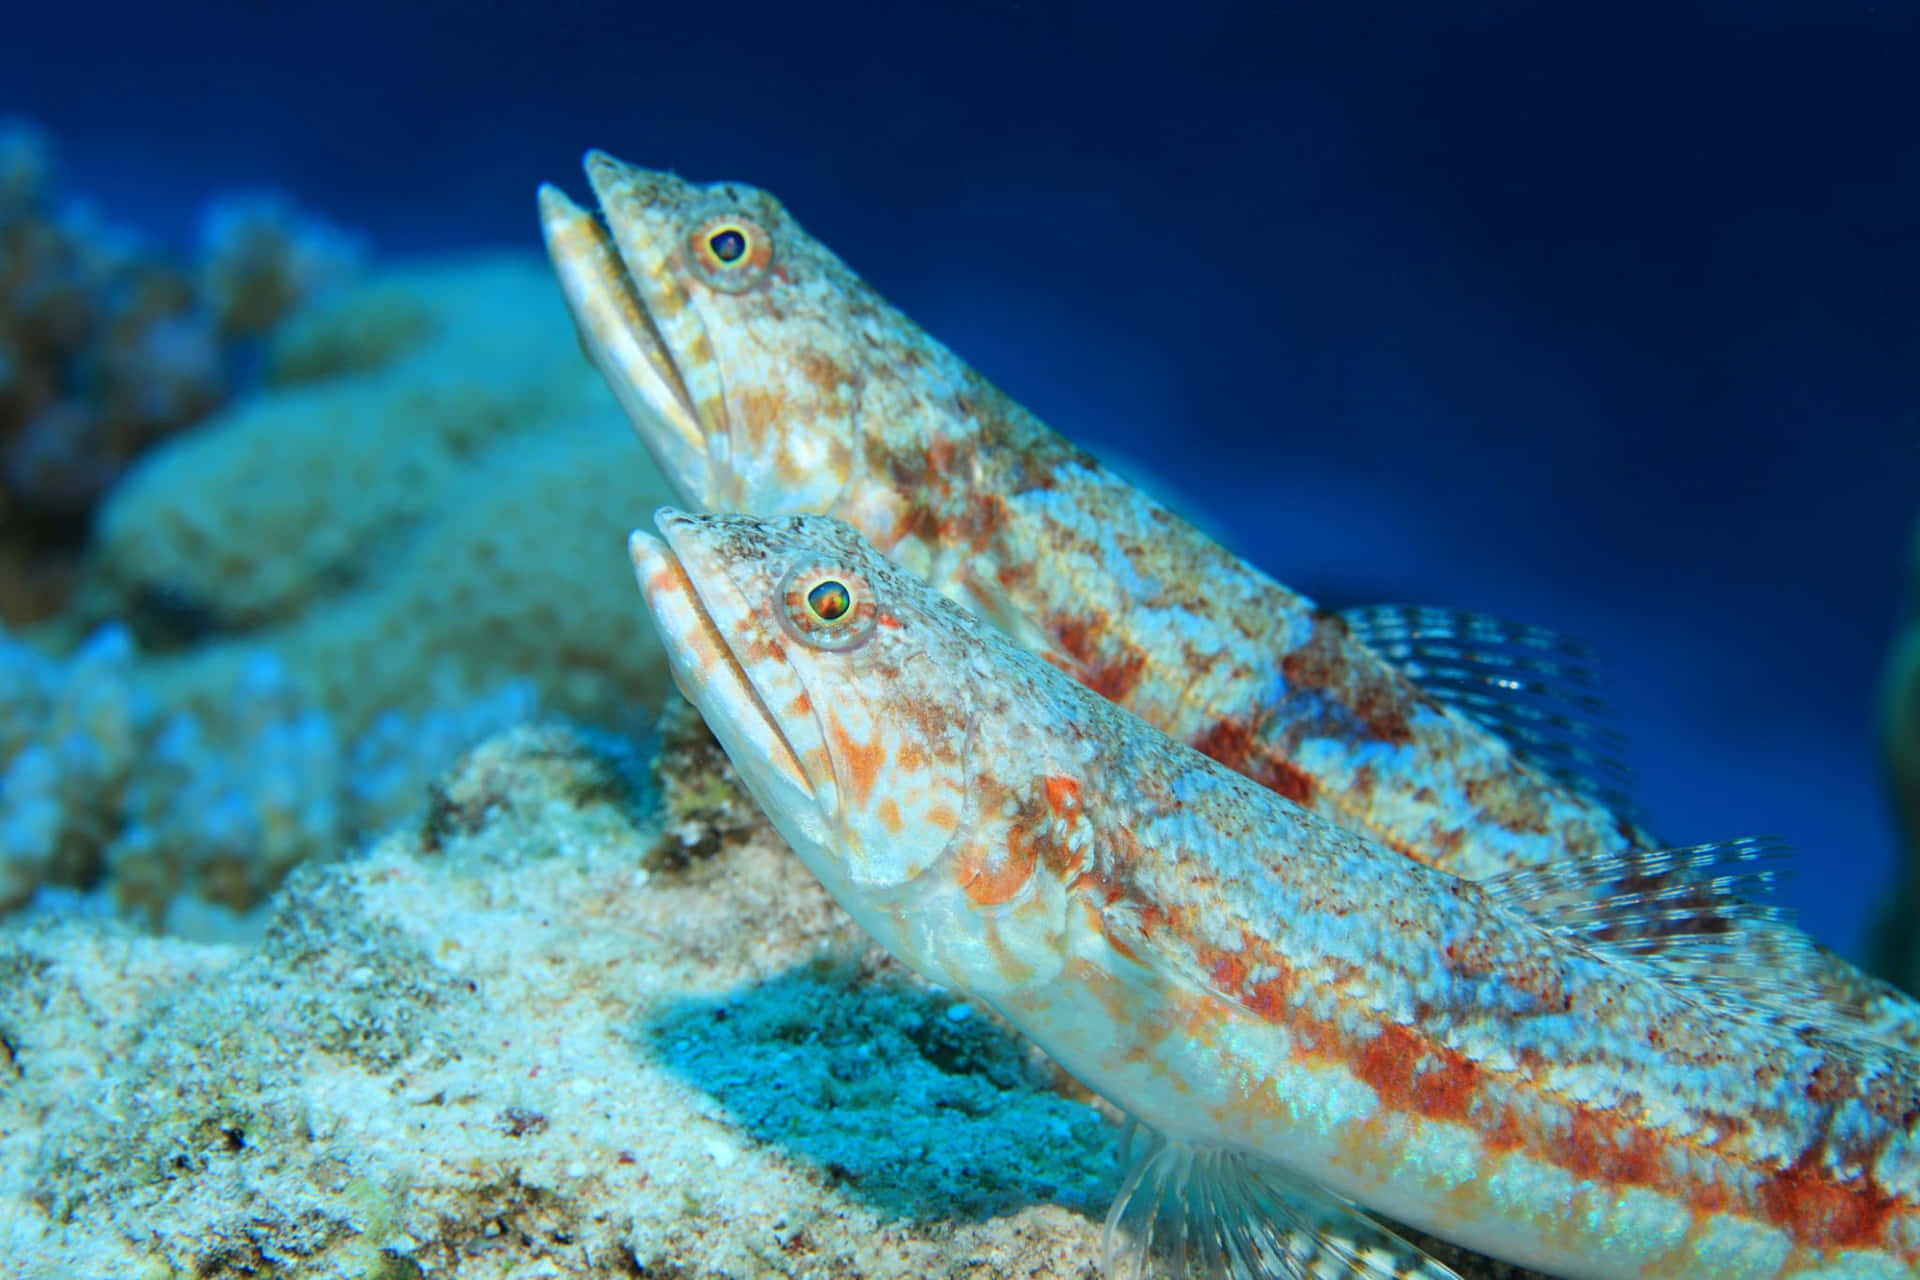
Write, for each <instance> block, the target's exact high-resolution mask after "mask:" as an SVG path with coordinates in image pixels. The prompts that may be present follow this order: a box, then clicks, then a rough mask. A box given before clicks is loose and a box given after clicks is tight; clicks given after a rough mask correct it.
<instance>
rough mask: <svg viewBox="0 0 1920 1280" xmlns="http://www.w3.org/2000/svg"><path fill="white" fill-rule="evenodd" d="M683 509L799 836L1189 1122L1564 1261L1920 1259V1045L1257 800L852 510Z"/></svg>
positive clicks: (1100, 1067)
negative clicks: (1916, 1052)
mask: <svg viewBox="0 0 1920 1280" xmlns="http://www.w3.org/2000/svg"><path fill="white" fill-rule="evenodd" d="M656 523H657V524H658V525H659V527H660V529H661V531H662V533H663V534H664V536H665V539H666V542H665V543H664V544H663V543H662V542H660V541H659V540H657V539H654V538H652V537H649V536H647V535H644V534H636V535H634V539H633V555H634V561H635V567H636V571H637V573H638V576H639V578H640V581H641V584H642V587H643V590H644V592H645V594H646V597H647V600H648V603H649V606H650V607H651V609H652V610H653V613H654V615H655V618H656V620H657V622H658V624H659V627H660V631H661V636H662V640H663V643H664V644H665V646H666V648H667V651H668V653H669V655H670V658H671V661H672V663H673V666H674V670H675V674H676V676H677V678H678V679H679V680H680V682H681V684H682V687H683V688H684V689H685V690H686V691H687V692H688V694H689V695H690V696H691V697H692V698H693V700H694V701H695V703H696V705H698V706H699V707H700V709H701V711H702V713H703V714H704V715H705V716H706V717H707V720H708V722H709V724H711V725H712V726H713V728H714V730H715V732H716V733H717V734H718V736H719V737H720V739H721V741H722V743H723V745H725V746H726V748H727V750H728V753H729V755H731V756H732V758H733V760H734V762H735V764H736V765H737V766H738V767H739V769H740V771H741V773H742V775H743V777H744V778H745V779H746V781H747V784H748V786H749V789H750V790H752V791H753V793H754V795H755V796H756V798H757V799H758V800H759V801H760V803H761V804H762V805H763V806H764V807H765V808H766V809H767V812H768V815H769V817H770V818H771V819H772V820H773V822H774V824H775V826H776V827H778V828H779V829H780V831H781V833H782V835H783V836H785V837H786V839H787V840H788V842H789V843H790V844H791V845H792V846H793V847H794V848H795V850H796V851H797V852H798V853H799V854H800V856H801V857H802V858H803V859H804V860H805V861H806V862H807V863H808V865H809V866H810V867H811V868H812V869H813V870H814V871H815V873H816V874H818V875H819V876H820V877H821V879H822V880H823V881H824V882H825V883H826V885H827V886H828V888H829V889H830V890H831V891H832V892H833V894H834V895H835V897H836V898H838V899H839V900H840V901H841V903H842V904H843V905H845V906H846V907H847V908H848V909H849V910H850V911H851V913H852V914H853V915H854V916H855V917H856V918H857V919H858V920H859V921H860V922H861V923H862V924H863V925H864V926H865V927H866V928H868V929H869V930H871V931H872V932H873V933H874V934H875V935H876V936H877V937H878V938H879V939H880V940H881V941H882V942H883V943H884V944H885V945H886V946H887V947H888V948H890V949H891V950H893V951H894V952H895V953H896V954H897V955H899V956H900V957H901V958H902V959H904V960H906V961H907V962H909V963H911V964H913V965H914V966H915V967H916V968H918V969H920V970H921V971H922V972H924V973H926V974H927V975H928V976H929V977H931V978H932V979H934V980H935V981H937V982H940V983H944V984H947V985H950V986H953V987H956V988H959V989H961V990H965V991H967V992H970V993H971V994H973V995H975V996H977V997H979V998H981V999H983V1000H985V1001H987V1002H988V1003H990V1004H991V1005H992V1006H993V1007H994V1008H996V1009H998V1010H999V1011H1001V1012H1002V1013H1003V1014H1004V1015H1005V1016H1006V1017H1007V1018H1009V1019H1010V1020H1011V1021H1013V1022H1014V1023H1015V1024H1017V1025H1018V1026H1020V1027H1021V1028H1022V1029H1023V1030H1024V1031H1026V1032H1027V1033H1028V1034H1029V1035H1031V1036H1033V1037H1034V1039H1035V1040H1036V1041H1038V1042H1039V1043H1040V1044H1041V1045H1042V1046H1043V1047H1044V1048H1045V1049H1046V1050H1047V1052H1048V1053H1050V1054H1052V1055H1053V1056H1054V1057H1055V1058H1056V1059H1057V1060H1058V1061H1060V1062H1061V1063H1062V1064H1063V1065H1064V1066H1065V1067H1066V1068H1067V1069H1068V1070H1069V1071H1071V1072H1073V1073H1074V1074H1075V1075H1076V1076H1078V1077H1079V1078H1080V1079H1082V1080H1083V1081H1085V1082H1086V1083H1087V1084H1088V1085H1089V1086H1091V1087H1092V1088H1094V1089H1096V1090H1097V1091H1099V1092H1100V1093H1102V1094H1104V1095H1105V1096H1106V1097H1108V1098H1109V1099H1111V1100H1113V1101H1114V1102H1115V1103H1117V1104H1118V1105H1120V1106H1122V1107H1123V1108H1125V1109H1126V1110H1127V1111H1128V1112H1129V1113H1130V1114H1132V1115H1134V1116H1136V1117H1138V1118H1139V1119H1140V1120H1141V1121H1142V1122H1143V1123H1145V1124H1147V1125H1149V1126H1151V1127H1152V1128H1153V1129H1154V1130H1156V1131H1157V1132H1158V1133H1160V1134H1163V1135H1166V1136H1167V1137H1169V1138H1171V1139H1173V1140H1174V1141H1176V1142H1180V1143H1184V1144H1188V1145H1189V1146H1191V1147H1193V1148H1196V1149H1200V1150H1205V1151H1225V1152H1237V1153H1253V1154H1254V1155H1255V1156H1257V1157H1258V1158H1259V1159H1261V1160H1265V1161H1272V1162H1276V1163H1279V1164H1281V1165H1284V1166H1285V1167H1286V1168H1288V1169H1290V1170H1291V1171H1293V1172H1294V1173H1295V1174H1297V1175H1300V1176H1303V1177H1305V1178H1309V1179H1311V1180H1312V1181H1313V1182H1315V1183H1317V1184H1319V1185H1320V1186H1322V1187H1324V1188H1326V1189H1328V1190H1330V1191H1331V1192H1333V1193H1335V1194H1337V1195H1338V1196H1341V1197H1345V1198H1347V1199H1350V1200H1352V1201H1355V1202H1358V1203H1359V1204H1361V1205H1364V1206H1367V1207H1369V1208H1372V1209H1374V1210H1377V1211H1379V1212H1382V1213H1385V1214H1388V1215H1391V1216H1393V1217H1395V1218H1398V1219H1400V1220H1402V1221H1405V1222H1407V1223H1410V1224H1413V1225H1416V1226H1419V1227H1421V1228H1423V1229H1425V1230H1429V1231H1431V1232H1433V1233H1434V1234H1437V1235H1439V1236H1442V1237H1445V1238H1448V1239H1453V1240H1457V1241H1459V1242H1461V1243H1463V1244H1466V1245H1468V1246H1470V1247H1472V1248H1476V1249H1479V1250H1481V1251H1483V1252H1486V1253H1490V1254H1492V1255H1494V1256H1497V1257H1503V1258H1508V1259H1511V1260H1513V1261H1515V1262H1519V1263H1523V1264H1526V1265H1530V1266H1534V1267H1538V1268H1541V1269H1542V1270H1545V1271H1548V1272H1550V1273H1552V1274H1555V1275H1564V1276H1568V1277H1629V1276H1631V1277H1673V1278H1678V1277H1702V1276H1704V1277H1737V1278H1740V1280H1757V1278H1759V1277H1812V1276H1819V1277H1825V1278H1827V1280H1840V1278H1841V1277H1848V1278H1849V1280H1878V1278H1887V1277H1911V1276H1915V1275H1920V1146H1916V1136H1915V1126H1916V1123H1920V1084H1917V1083H1916V1077H1915V1074H1914V1071H1913V1065H1914V1064H1913V1060H1912V1059H1911V1058H1910V1057H1908V1056H1906V1055H1904V1054H1902V1053H1900V1052H1899V1051H1897V1050H1893V1049H1890V1048H1887V1047H1885V1046H1879V1045H1873V1044H1870V1043H1869V1042H1866V1041H1863V1040H1860V1039H1857V1038H1856V1039H1846V1040H1832V1039H1826V1038H1822V1037H1820V1036H1817V1035H1813V1034H1810V1033H1807V1032H1805V1031H1804V1030H1801V1029H1796V1028H1795V1027H1794V1026H1792V1025H1791V1024H1790V1023H1789V1022H1787V1021H1786V1020H1783V1019H1780V1018H1777V1017H1775V1016H1773V1015H1772V1014H1771V1013H1769V1012H1768V1011H1766V1010H1764V1009H1760V1008H1753V1007H1743V1006H1742V1005H1740V1004H1739V1002H1738V1001H1735V1000H1730V999H1719V998H1703V997H1701V996H1700V995H1699V994H1698V993H1697V991H1695V990H1692V989H1690V988H1689V987H1688V986H1687V985H1686V984H1684V983H1676V982H1673V981H1670V980H1668V978H1667V976H1666V975H1665V974H1664V973H1663V971H1662V969H1661V968H1660V966H1659V964H1658V963H1656V962H1651V961H1650V962H1647V963H1642V962H1639V961H1636V960H1633V959H1625V958H1620V957H1613V958H1606V957H1603V956H1602V955H1601V954H1599V953H1597V952H1596V951H1594V950H1591V949H1589V948H1587V947H1585V946H1582V945H1578V944H1575V943H1572V942H1569V941H1568V940H1567V939H1566V938H1565V937H1564V936H1563V935H1561V934H1558V933H1556V932H1554V931H1552V930H1551V929H1550V928H1549V927H1547V924H1546V922H1544V921H1543V920H1539V919H1536V918H1534V917H1533V916H1532V915H1531V914H1529V912H1528V911H1526V910H1525V909H1523V907H1522V905H1520V904H1515V903H1513V902H1510V901H1506V900H1504V899H1503V898H1502V897H1501V896H1500V895H1499V894H1497V893H1496V892H1495V891H1493V890H1490V889H1489V888H1487V887H1486V886H1483V885H1481V884H1476V883H1473V882H1470V881H1465V880H1461V879H1458V878H1456V877H1454V876H1451V875H1448V874H1446V873H1444V872H1439V871H1436V870H1433V869H1432V868H1429V867H1425V866H1422V865H1420V864H1419V863H1417V862H1415V861H1413V860H1411V859H1407V858H1404V857H1400V856H1397V855H1395V854H1393V853H1392V852H1391V851H1388V850H1386V849H1383V848H1382V847H1380V846H1378V845H1376V844H1373V843H1371V842H1370V841H1368V840H1366V839H1364V838H1362V837H1361V836H1358V835H1356V834H1354V833H1352V832H1350V831H1348V830H1346V829H1344V828H1342V827H1339V826H1337V825H1336V824H1334V823H1332V822H1330V821H1328V820H1326V819H1324V818H1322V817H1320V816H1318V815H1315V814H1312V813H1310V812H1308V811H1307V810H1305V809H1302V808H1301V807H1299V806H1298V805H1296V804H1294V803H1292V802H1290V801H1288V800H1286V799H1284V798H1282V797H1280V796H1278V795H1276V794H1274V793H1273V792H1271V791H1268V790H1265V789H1262V788H1260V787H1258V786H1255V785H1253V784H1252V783H1251V782H1249V781H1248V780H1247V779H1245V778H1243V777H1242V776H1240V775H1238V774H1236V773H1234V772H1232V771H1230V770H1228V769H1225V768H1223V767H1221V766H1219V765H1218V764H1216V763H1214V762H1212V761H1210V760H1208V759H1206V758H1205V757H1203V756H1201V755H1199V754H1198V753H1196V752H1194V751H1192V750H1191V749H1189V748H1187V747H1184V746H1182V745H1180V744H1178V743H1175V742H1173V741H1171V740H1170V739H1168V738H1167V737H1166V736H1165V735H1163V734H1160V733H1158V732H1156V731H1155V730H1153V729H1152V728H1151V727H1150V726H1148V725H1146V724H1144V723H1142V722H1141V721H1140V720H1139V719H1137V718H1136V717H1134V716H1131V715H1129V714H1127V713H1125V712H1124V711H1122V710H1120V709H1119V708H1117V707H1115V706H1113V705H1112V704H1110V703H1108V702H1106V701H1104V700H1102V699H1100V698H1098V697H1095V696H1094V695H1093V694H1091V693H1090V692H1089V691H1087V690H1086V689H1084V688H1083V687H1081V686H1079V685H1077V684H1075V683H1073V682H1072V681H1071V680H1069V679H1067V678H1066V677H1065V676H1064V675H1062V674H1061V673H1060V672H1058V671H1057V670H1056V669H1055V668H1053V667H1051V666H1049V665H1047V664H1046V663H1044V662H1041V661H1039V660H1037V659H1036V658H1034V657H1033V656H1032V655H1031V654H1029V653H1027V652H1025V651H1022V650H1021V649H1019V648H1017V647H1015V646H1014V645H1012V644H1011V643H1009V642H1008V641H1007V640H1006V639H1005V638H1004V637H1003V636H1001V635H1000V634H998V633H997V632H995V631H994V630H992V629H991V628H989V627H986V626H984V625H982V624H980V623H979V622H977V621H976V620H975V619H974V618H973V617H971V616H970V615H968V614H967V613H966V612H964V611H963V610H961V609H959V608H956V607H954V605H953V604H952V603H951V602H949V601H947V600H944V599H942V598H941V597H940V596H939V595H938V594H936V593H935V592H933V591H932V590H930V589H929V588H928V587H927V586H926V585H925V584H924V583H922V582H920V581H919V580H917V579H916V578H914V577H913V576H912V575H910V574H908V573H907V572H905V571H904V570H902V569H901V568H899V567H898V566H897V565H894V564H892V563H891V562H889V561H888V560H886V559H885V558H883V557H882V556H880V555H879V554H878V553H876V552H875V551H873V550H872V549H871V548H870V547H868V546H866V545H865V544H864V543H863V542H862V541H861V540H860V538H859V537H858V536H857V535H856V534H855V533H854V532H853V531H852V530H851V529H849V528H848V527H847V526H845V525H843V524H840V523H838V522H836V521H833V520H831V519H827V518H824V517H818V516H802V517H790V518H785V519H777V520H763V519H756V518H752V517H742V516H686V515H681V514H679V513H675V512H670V511H669V512H662V513H660V515H659V516H657V517H656ZM822 583H825V584H828V585H829V586H830V587H832V588H833V589H834V590H835V591H840V590H844V592H845V595H844V597H836V596H833V595H821V594H819V593H816V592H814V591H813V588H814V587H815V586H817V585H819V584H822ZM820 600H825V601H827V602H828V603H829V605H830V606H831V610H838V611H839V616H838V617H837V619H836V618H828V619H822V618H821V617H820V616H819V614H818V613H817V612H815V611H814V609H813V605H814V603H815V602H816V601H820ZM831 610H830V611H831ZM1234 1274H1243V1272H1238V1271H1236V1272H1234ZM1244 1274H1255V1273H1254V1272H1244ZM1314 1274H1329V1273H1322V1272H1315V1273H1314ZM1330 1274H1334V1275H1346V1274H1356V1275H1357V1274H1392V1273H1391V1272H1369V1273H1362V1272H1359V1271H1354V1272H1347V1271H1341V1270H1335V1271H1333V1272H1331V1273H1330Z"/></svg>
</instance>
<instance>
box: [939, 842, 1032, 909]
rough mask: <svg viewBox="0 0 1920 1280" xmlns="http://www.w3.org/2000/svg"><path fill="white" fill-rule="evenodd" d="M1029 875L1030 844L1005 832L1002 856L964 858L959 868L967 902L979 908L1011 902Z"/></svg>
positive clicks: (961, 884)
mask: <svg viewBox="0 0 1920 1280" xmlns="http://www.w3.org/2000/svg"><path fill="white" fill-rule="evenodd" d="M1032 875H1033V842H1032V841H1031V840H1026V839H1022V838H1021V837H1020V835H1019V833H1018V832H1009V833H1008V835H1007V842H1006V856H1005V857H1002V858H993V859H987V858H979V857H976V858H971V859H963V860H962V861H961V862H960V864H959V869H958V879H959V882H960V887H961V888H962V889H964V890H965V891H966V894H967V900H968V901H969V902H971V903H973V904H974V905H975V906H980V907H997V906H999V905H1000V904H1001V903H1003V902H1011V901H1012V900H1013V899H1014V897H1015V895H1017V894H1018V893H1019V892H1020V890H1021V889H1023V888H1024V887H1026V883H1027V881H1028V879H1030V878H1031V877H1032Z"/></svg>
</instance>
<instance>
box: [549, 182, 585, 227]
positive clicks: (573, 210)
mask: <svg viewBox="0 0 1920 1280" xmlns="http://www.w3.org/2000/svg"><path fill="white" fill-rule="evenodd" d="M538 199H539V202H540V221H541V222H543V223H546V224H547V225H549V226H552V225H555V224H565V223H570V222H572V221H574V220H575V219H577V218H579V217H582V216H583V215H584V213H585V211H584V210H583V209H581V208H580V206H579V205H577V204H575V203H574V202H573V197H571V196H569V195H568V194H567V193H566V192H564V191H562V190H561V189H560V188H559V187H556V186H554V185H553V184H552V183H551V182H543V183H541V184H540V190H539V193H538Z"/></svg>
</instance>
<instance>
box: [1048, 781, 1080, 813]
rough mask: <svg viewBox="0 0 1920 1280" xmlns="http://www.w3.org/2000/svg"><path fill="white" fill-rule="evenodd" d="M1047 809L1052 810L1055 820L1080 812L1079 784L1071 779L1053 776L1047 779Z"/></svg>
mask: <svg viewBox="0 0 1920 1280" xmlns="http://www.w3.org/2000/svg"><path fill="white" fill-rule="evenodd" d="M1047 807H1048V808H1049V809H1051V810H1053V814H1054V816H1055V817H1056V818H1061V817H1067V816H1070V815H1071V814H1075V813H1078V812H1079V811H1080V783H1079V782H1078V781H1077V780H1076V779H1073V778H1068V777H1064V776H1062V775H1060V774H1054V775H1051V776H1049V777H1048V778H1047Z"/></svg>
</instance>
